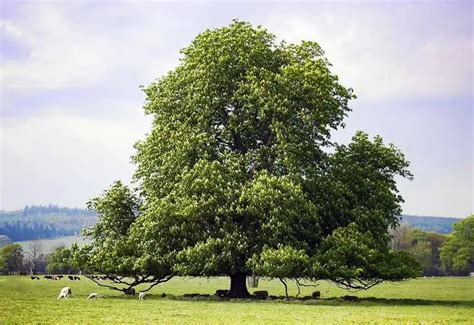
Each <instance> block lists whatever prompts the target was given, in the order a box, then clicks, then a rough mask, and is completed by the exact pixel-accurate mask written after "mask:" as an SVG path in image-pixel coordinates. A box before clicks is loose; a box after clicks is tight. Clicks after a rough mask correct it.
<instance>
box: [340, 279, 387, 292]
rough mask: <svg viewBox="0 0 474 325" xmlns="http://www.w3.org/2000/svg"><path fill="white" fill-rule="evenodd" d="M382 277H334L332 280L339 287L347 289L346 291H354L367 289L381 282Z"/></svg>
mask: <svg viewBox="0 0 474 325" xmlns="http://www.w3.org/2000/svg"><path fill="white" fill-rule="evenodd" d="M383 281H384V280H382V279H370V280H364V279H336V280H332V282H334V283H335V284H336V286H338V287H339V288H343V289H347V290H348V291H352V292H356V291H361V290H367V289H370V288H372V287H373V286H376V285H377V284H380V283H382V282H383Z"/></svg>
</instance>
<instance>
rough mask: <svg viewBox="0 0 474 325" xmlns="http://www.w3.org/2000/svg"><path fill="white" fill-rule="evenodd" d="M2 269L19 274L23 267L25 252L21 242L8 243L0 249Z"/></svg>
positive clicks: (5, 271) (4, 271)
mask: <svg viewBox="0 0 474 325" xmlns="http://www.w3.org/2000/svg"><path fill="white" fill-rule="evenodd" d="M0 260H1V262H2V265H1V267H2V270H3V273H5V274H17V273H18V272H20V270H21V269H22V267H23V261H24V254H23V248H22V247H21V245H20V244H8V245H6V246H3V247H2V248H1V250H0Z"/></svg>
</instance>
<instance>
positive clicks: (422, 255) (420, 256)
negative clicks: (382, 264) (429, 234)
mask: <svg viewBox="0 0 474 325" xmlns="http://www.w3.org/2000/svg"><path fill="white" fill-rule="evenodd" d="M406 252H407V253H409V254H410V255H412V256H413V257H414V258H415V260H416V261H417V262H418V263H419V264H420V266H421V267H422V268H423V270H424V271H427V270H429V269H430V268H431V267H432V265H433V253H432V251H431V243H429V242H427V241H426V240H418V241H417V242H416V243H415V244H414V245H413V246H412V247H410V248H409V249H407V250H406Z"/></svg>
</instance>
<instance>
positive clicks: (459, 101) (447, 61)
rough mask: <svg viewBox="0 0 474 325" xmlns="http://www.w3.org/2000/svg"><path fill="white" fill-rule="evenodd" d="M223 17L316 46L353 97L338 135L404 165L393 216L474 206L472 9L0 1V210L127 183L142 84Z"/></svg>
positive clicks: (404, 4) (143, 123) (145, 128)
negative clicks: (387, 148)
mask: <svg viewBox="0 0 474 325" xmlns="http://www.w3.org/2000/svg"><path fill="white" fill-rule="evenodd" d="M232 19H239V20H244V21H249V22H251V23H252V24H254V25H262V26H263V27H265V28H267V29H268V30H269V31H270V32H272V33H274V34H275V35H276V36H277V37H278V39H279V40H286V41H287V42H294V43H297V42H300V41H301V40H311V41H316V42H318V43H319V44H320V45H321V47H322V48H323V49H324V50H325V52H326V57H327V58H328V59H329V61H330V62H331V63H332V64H333V71H334V73H336V74H337V75H338V76H339V78H340V82H341V83H342V84H343V85H344V86H346V87H351V88H353V89H354V91H355V93H356V95H357V97H358V98H357V99H356V100H354V101H352V103H351V105H350V106H351V108H352V109H353V111H352V112H351V113H350V115H349V117H348V118H347V120H346V125H347V126H346V128H345V129H343V130H339V131H337V132H336V133H335V134H334V139H335V140H336V141H337V142H338V143H347V142H348V141H350V139H351V137H352V136H353V135H354V133H355V132H356V130H365V131H366V132H368V133H369V135H371V136H375V135H381V136H382V137H383V138H384V140H385V142H387V143H394V144H395V145H396V146H397V147H399V148H400V149H401V150H402V151H403V152H404V153H405V155H406V157H407V159H408V160H409V161H410V162H411V167H410V169H411V171H412V173H413V174H414V180H413V181H408V180H404V179H401V180H399V182H398V187H399V190H400V193H401V194H402V196H403V197H404V199H405V203H404V204H403V213H405V214H413V215H430V216H450V217H466V216H468V215H470V214H472V213H473V210H474V202H473V201H474V190H473V186H474V185H473V184H474V161H473V152H474V143H473V139H474V130H473V129H474V128H473V125H474V116H473V97H474V95H473V94H474V84H473V74H474V71H473V70H474V69H473V66H474V62H473V60H474V59H473V58H474V44H473V29H474V27H473V5H472V4H471V3H470V2H469V1H465V2H453V1H450V2H439V1H438V2H422V1H417V2H408V1H398V2H395V1H392V2H380V1H379V2H375V1H366V2H355V1H345V2H340V1H338V2H294V1H293V2H284V1H280V2H270V1H258V2H213V3H210V2H205V1H200V2H174V3H164V2H153V1H95V2H84V1H82V2H80V1H68V2H67V1H49V2H45V1H41V2H39V1H5V0H2V1H1V2H0V30H1V38H0V59H1V72H0V98H1V99H0V107H1V111H0V118H1V125H0V131H1V132H0V164H1V165H0V183H1V187H0V209H3V210H14V209H21V208H23V207H24V206H25V205H31V204H48V203H52V204H59V205H61V206H67V207H84V206H85V203H86V202H87V201H88V200H89V199H91V198H92V197H95V196H97V195H99V194H100V193H102V191H103V190H104V189H106V188H107V187H109V185H110V184H112V182H113V181H114V180H118V179H120V180H123V181H125V182H129V181H130V180H131V175H132V174H133V171H134V168H135V167H134V165H133V164H132V163H131V161H130V157H131V156H132V155H133V153H134V149H133V144H134V143H135V142H136V141H137V140H140V139H143V138H144V137H145V134H146V133H147V132H149V131H150V125H151V123H150V118H149V117H147V116H145V115H144V113H143V109H142V107H143V102H144V94H143V93H142V91H141V90H140V88H139V87H140V85H145V86H146V85H148V84H150V83H151V82H153V81H154V80H156V79H157V78H159V77H160V76H162V75H163V74H164V73H166V72H167V71H169V70H171V69H173V68H174V67H176V66H177V65H178V63H179V58H180V56H181V55H180V53H179V50H180V49H182V48H184V47H186V46H187V45H188V44H189V43H190V42H191V41H192V39H193V38H194V37H196V36H197V35H198V34H199V33H200V32H202V31H204V30H206V29H208V28H217V27H221V26H225V25H228V24H229V23H231V21H232Z"/></svg>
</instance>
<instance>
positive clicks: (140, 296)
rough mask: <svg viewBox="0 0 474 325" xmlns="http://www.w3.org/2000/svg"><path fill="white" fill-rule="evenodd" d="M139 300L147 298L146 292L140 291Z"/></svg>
mask: <svg viewBox="0 0 474 325" xmlns="http://www.w3.org/2000/svg"><path fill="white" fill-rule="evenodd" d="M138 300H146V292H140V294H139V295H138Z"/></svg>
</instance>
